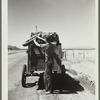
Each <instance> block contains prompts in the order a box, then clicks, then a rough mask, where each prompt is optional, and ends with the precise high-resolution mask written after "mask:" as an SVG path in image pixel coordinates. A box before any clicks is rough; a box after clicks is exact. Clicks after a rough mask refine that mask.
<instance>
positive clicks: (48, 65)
mask: <svg viewBox="0 0 100 100" xmlns="http://www.w3.org/2000/svg"><path fill="white" fill-rule="evenodd" d="M47 42H48V45H47V46H46V48H45V72H44V85H45V90H46V93H53V91H54V90H53V74H52V69H53V66H54V59H55V60H56V62H57V64H58V65H59V66H60V68H61V60H60V59H59V57H58V55H57V54H56V53H55V47H56V46H58V45H60V43H59V37H58V35H57V34H56V33H53V34H52V35H49V36H48V37H47ZM61 71H62V68H61Z"/></svg>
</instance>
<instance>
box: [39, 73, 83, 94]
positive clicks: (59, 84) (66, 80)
mask: <svg viewBox="0 0 100 100" xmlns="http://www.w3.org/2000/svg"><path fill="white" fill-rule="evenodd" d="M79 83H80V82H79V81H76V80H75V79H73V78H72V77H70V76H69V75H68V74H63V75H62V74H58V73H54V74H53V89H54V90H55V92H54V93H58V91H57V92H56V90H60V92H61V93H66V94H70V93H77V91H83V90H84V88H83V87H82V86H81V85H80V84H79ZM41 89H44V82H43V73H42V74H41V75H40V78H39V81H38V90H41Z"/></svg>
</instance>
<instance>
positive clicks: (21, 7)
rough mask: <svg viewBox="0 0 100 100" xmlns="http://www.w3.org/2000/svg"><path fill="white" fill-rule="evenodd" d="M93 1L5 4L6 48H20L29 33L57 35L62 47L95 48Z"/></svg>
mask: <svg viewBox="0 0 100 100" xmlns="http://www.w3.org/2000/svg"><path fill="white" fill-rule="evenodd" d="M94 23H95V0H8V44H9V45H14V46H17V47H20V48H23V47H22V43H23V42H24V41H26V40H27V39H28V38H29V37H30V33H31V32H35V31H36V29H35V26H36V25H37V26H38V31H46V32H53V31H55V32H57V33H58V34H59V37H60V41H61V43H62V46H63V47H64V48H65V47H66V48H67V47H95V42H94V41H95V38H94V37H95V34H96V33H95V25H94Z"/></svg>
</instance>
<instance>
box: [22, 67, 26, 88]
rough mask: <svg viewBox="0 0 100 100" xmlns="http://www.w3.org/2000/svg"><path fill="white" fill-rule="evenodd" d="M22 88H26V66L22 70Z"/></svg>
mask: <svg viewBox="0 0 100 100" xmlns="http://www.w3.org/2000/svg"><path fill="white" fill-rule="evenodd" d="M22 86H23V87H26V65H24V66H23V70H22Z"/></svg>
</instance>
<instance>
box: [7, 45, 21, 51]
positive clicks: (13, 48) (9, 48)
mask: <svg viewBox="0 0 100 100" xmlns="http://www.w3.org/2000/svg"><path fill="white" fill-rule="evenodd" d="M8 50H20V48H18V47H16V46H12V45H8Z"/></svg>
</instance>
